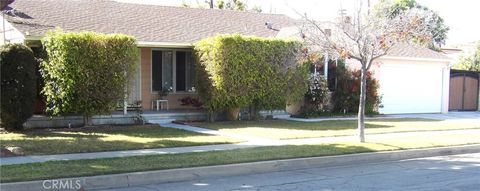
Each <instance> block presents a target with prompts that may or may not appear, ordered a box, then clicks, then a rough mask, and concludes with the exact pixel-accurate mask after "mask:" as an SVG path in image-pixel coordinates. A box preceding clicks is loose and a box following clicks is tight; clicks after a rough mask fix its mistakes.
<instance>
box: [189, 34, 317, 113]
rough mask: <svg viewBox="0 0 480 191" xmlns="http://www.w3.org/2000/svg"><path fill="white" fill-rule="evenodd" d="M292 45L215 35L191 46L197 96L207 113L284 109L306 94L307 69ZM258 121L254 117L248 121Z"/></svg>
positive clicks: (297, 45)
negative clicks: (196, 60) (193, 54)
mask: <svg viewBox="0 0 480 191" xmlns="http://www.w3.org/2000/svg"><path fill="white" fill-rule="evenodd" d="M301 47H302V46H301V43H300V42H298V41H294V40H280V39H270V38H258V37H247V36H241V35H238V34H235V35H219V36H215V37H211V38H207V39H203V40H201V41H199V42H198V43H197V44H196V45H195V51H196V54H197V59H198V62H197V64H198V66H197V67H196V68H197V75H198V76H197V79H198V92H199V95H200V97H201V99H202V100H203V101H204V104H205V107H206V108H207V109H208V110H209V111H210V112H215V111H219V110H224V109H231V108H239V107H251V108H253V111H254V112H256V111H258V110H259V109H276V108H284V107H285V105H286V103H287V102H290V101H296V100H299V99H300V98H302V97H303V95H304V94H305V92H306V81H307V78H308V76H307V69H305V68H304V67H301V66H300V65H299V64H298V63H299V62H298V56H299V53H300V50H301ZM251 116H256V115H251Z"/></svg>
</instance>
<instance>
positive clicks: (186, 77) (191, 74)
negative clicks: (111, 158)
mask: <svg viewBox="0 0 480 191" xmlns="http://www.w3.org/2000/svg"><path fill="white" fill-rule="evenodd" d="M176 54H177V63H176V70H177V71H176V74H177V75H176V80H177V81H176V91H193V90H194V88H193V87H194V86H195V63H194V61H193V55H192V52H190V51H177V52H176Z"/></svg>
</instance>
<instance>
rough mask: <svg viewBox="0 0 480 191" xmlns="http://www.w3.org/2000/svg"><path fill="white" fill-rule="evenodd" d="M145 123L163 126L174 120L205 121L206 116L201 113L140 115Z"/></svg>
mask: <svg viewBox="0 0 480 191" xmlns="http://www.w3.org/2000/svg"><path fill="white" fill-rule="evenodd" d="M142 117H143V119H144V120H145V122H147V123H157V124H165V123H171V122H172V121H176V120H189V121H193V120H205V119H206V118H207V115H206V114H205V113H203V112H172V113H147V114H142Z"/></svg>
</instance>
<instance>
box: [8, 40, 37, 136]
mask: <svg viewBox="0 0 480 191" xmlns="http://www.w3.org/2000/svg"><path fill="white" fill-rule="evenodd" d="M0 60H1V61H0V67H1V70H2V73H1V75H2V76H1V77H2V78H1V125H2V127H4V128H5V129H7V130H22V129H23V126H22V124H23V123H24V122H25V121H26V120H27V119H28V118H30V117H31V116H32V115H33V111H34V103H35V97H36V92H37V90H36V75H35V72H36V61H35V57H34V55H33V52H32V50H31V49H30V48H28V47H27V46H25V45H22V44H7V45H4V46H2V48H1V50H0Z"/></svg>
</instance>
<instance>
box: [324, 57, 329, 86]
mask: <svg viewBox="0 0 480 191" xmlns="http://www.w3.org/2000/svg"><path fill="white" fill-rule="evenodd" d="M324 57H325V60H324V62H323V75H324V76H325V80H327V84H328V53H325V56H324Z"/></svg>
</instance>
